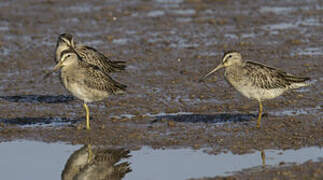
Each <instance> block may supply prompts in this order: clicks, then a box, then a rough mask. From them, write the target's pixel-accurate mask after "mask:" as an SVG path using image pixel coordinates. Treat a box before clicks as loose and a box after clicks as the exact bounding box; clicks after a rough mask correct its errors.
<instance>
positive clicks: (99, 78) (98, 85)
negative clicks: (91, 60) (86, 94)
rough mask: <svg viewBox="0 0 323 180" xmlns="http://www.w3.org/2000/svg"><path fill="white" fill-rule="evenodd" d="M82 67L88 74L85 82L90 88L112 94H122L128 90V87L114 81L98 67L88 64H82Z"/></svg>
mask: <svg viewBox="0 0 323 180" xmlns="http://www.w3.org/2000/svg"><path fill="white" fill-rule="evenodd" d="M80 65H81V66H82V69H83V71H84V72H85V73H86V78H85V79H84V80H83V81H84V83H85V84H86V85H87V86H88V87H89V88H93V89H97V90H100V91H107V92H109V93H111V94H121V93H124V91H125V90H126V88H127V86H126V85H124V84H121V83H119V82H117V81H115V80H113V79H112V78H111V77H110V76H109V75H108V74H107V73H104V72H102V71H101V70H100V69H99V68H98V67H97V66H93V65H91V64H87V63H86V62H80Z"/></svg>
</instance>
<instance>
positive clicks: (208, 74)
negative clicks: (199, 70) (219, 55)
mask: <svg viewBox="0 0 323 180" xmlns="http://www.w3.org/2000/svg"><path fill="white" fill-rule="evenodd" d="M223 67H224V65H223V64H222V63H221V64H219V65H218V66H217V67H216V68H214V69H213V70H212V71H210V72H209V73H207V74H206V75H204V76H203V77H201V79H200V80H199V81H200V82H201V81H203V80H205V79H206V78H208V77H209V76H210V75H211V74H213V73H214V72H215V71H217V70H219V69H221V68H223Z"/></svg>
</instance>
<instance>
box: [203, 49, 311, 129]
mask: <svg viewBox="0 0 323 180" xmlns="http://www.w3.org/2000/svg"><path fill="white" fill-rule="evenodd" d="M221 68H225V73H224V76H225V78H226V80H227V81H228V82H229V83H230V84H231V85H232V86H233V87H234V88H235V89H236V90H238V91H239V92H240V93H241V94H243V95H244V96H246V97H247V98H251V99H256V100H257V101H258V102H259V114H258V120H257V127H258V128H259V127H260V124H261V115H262V111H263V107H262V101H264V100H267V99H273V98H275V97H278V96H280V95H281V94H283V93H284V92H285V91H287V90H289V89H296V88H300V87H304V86H308V85H309V82H308V81H309V80H310V78H308V77H297V76H294V75H292V74H289V73H286V72H284V71H281V70H279V69H276V68H273V67H269V66H266V65H263V64H259V63H256V62H252V61H243V59H242V56H241V54H240V53H239V52H236V51H229V52H226V53H225V54H224V56H223V57H222V63H221V64H219V65H218V66H217V67H216V68H214V69H213V70H212V71H211V72H209V73H207V74H206V75H205V76H203V77H202V78H201V79H200V81H202V80H204V79H206V78H207V77H209V76H210V75H211V74H213V73H214V72H216V71H217V70H219V69H221Z"/></svg>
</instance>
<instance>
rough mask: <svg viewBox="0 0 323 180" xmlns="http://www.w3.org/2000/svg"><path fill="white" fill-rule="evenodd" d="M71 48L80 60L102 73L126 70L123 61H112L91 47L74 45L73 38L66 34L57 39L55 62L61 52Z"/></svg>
mask: <svg viewBox="0 0 323 180" xmlns="http://www.w3.org/2000/svg"><path fill="white" fill-rule="evenodd" d="M71 47H72V48H73V49H74V50H75V51H76V53H77V54H78V55H79V56H80V57H81V58H82V60H83V61H85V62H87V63H89V64H92V65H94V66H97V67H98V68H100V69H101V70H102V71H104V72H108V73H110V72H119V71H123V70H125V68H126V65H125V64H126V62H125V61H112V60H110V59H109V58H108V57H106V56H105V55H104V54H102V53H100V52H99V51H97V50H96V49H94V48H92V47H89V46H83V45H75V43H74V40H73V36H72V35H71V34H68V33H63V34H60V35H59V37H58V40H57V44H56V56H55V61H56V62H57V61H58V60H59V59H60V56H61V53H62V51H64V50H66V49H69V48H71Z"/></svg>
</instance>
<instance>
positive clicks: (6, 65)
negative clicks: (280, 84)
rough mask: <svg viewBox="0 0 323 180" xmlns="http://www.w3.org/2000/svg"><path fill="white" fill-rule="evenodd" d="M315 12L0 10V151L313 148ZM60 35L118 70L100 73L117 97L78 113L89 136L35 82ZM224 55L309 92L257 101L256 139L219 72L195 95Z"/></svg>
mask: <svg viewBox="0 0 323 180" xmlns="http://www.w3.org/2000/svg"><path fill="white" fill-rule="evenodd" d="M76 2H77V3H76ZM322 7H323V5H322V2H320V1H307V2H303V1H290V2H286V1H275V2H267V1H257V2H254V1H251V0H246V1H243V2H237V1H233V0H229V1H222V0H216V1H200V0H173V1H168V0H156V1H153V0H142V1H140V0H134V1H131V2H128V1H127V2H126V1H117V0H116V1H107V2H104V1H93V2H91V3H88V2H86V1H51V0H47V1H40V0H32V1H27V0H21V1H20V2H19V4H18V3H14V2H0V32H1V34H0V73H1V80H0V81H1V86H0V90H1V91H0V92H1V95H0V101H1V104H0V142H4V141H12V140H16V139H28V140H38V141H44V142H58V141H60V142H66V143H70V144H89V143H90V144H94V145H100V144H105V145H109V146H116V147H120V146H121V147H125V148H128V149H138V148H140V147H142V146H144V145H148V146H151V147H153V148H182V147H189V148H193V149H201V148H208V149H210V151H209V153H211V154H217V153H220V152H225V151H231V152H233V153H237V154H243V153H247V152H252V151H254V150H264V149H300V148H303V147H309V146H318V147H322V145H323V138H322V137H323V123H322V117H323V116H322V115H323V114H322V107H323V103H322V99H323V91H322V87H323V79H322V74H323V69H322V68H321V67H322V65H323V61H322V57H323V49H322V45H321V44H322V41H323V36H322V31H323V23H322V22H323V19H322V15H323V11H322ZM63 32H70V33H72V34H73V35H74V38H75V41H76V42H80V43H83V44H86V45H90V46H93V47H95V48H97V49H98V50H100V51H101V52H103V53H104V54H106V55H107V56H110V57H111V58H112V59H114V60H125V61H127V64H128V68H127V71H126V72H124V73H115V74H113V75H112V76H113V78H115V79H117V80H119V81H121V82H123V83H125V84H127V85H128V87H129V88H128V90H127V94H126V95H124V96H114V97H109V98H108V99H107V100H105V101H104V102H97V103H92V104H90V105H89V107H90V112H91V127H92V130H91V131H89V132H88V131H86V130H84V129H83V127H84V124H85V121H84V111H83V109H82V102H81V101H80V100H77V99H76V98H73V97H72V96H71V95H70V94H69V93H68V92H67V91H66V90H65V89H64V87H63V85H62V84H61V82H60V81H59V77H58V74H53V75H52V76H50V77H49V78H47V79H45V80H44V79H43V78H44V75H45V74H46V73H47V72H49V71H50V70H51V69H52V68H53V67H54V65H55V62H54V49H55V45H56V39H57V36H58V34H59V33H63ZM229 49H236V50H238V51H240V52H241V53H242V55H243V57H244V58H245V59H249V60H254V61H258V62H260V63H264V64H268V65H272V66H275V67H279V68H281V69H283V70H285V71H288V72H291V73H293V74H297V75H300V76H308V77H311V78H312V84H311V86H310V87H306V88H302V89H299V90H295V91H291V92H288V93H285V94H284V95H283V96H281V97H278V98H276V99H274V100H271V101H267V102H265V103H264V108H265V112H266V114H265V116H264V117H263V120H262V127H261V128H260V129H257V128H256V122H255V118H256V114H257V112H258V104H257V102H255V101H252V100H249V99H247V98H245V97H243V96H242V95H240V94H239V93H238V92H237V91H236V90H235V89H233V88H232V87H231V86H230V85H229V84H228V83H227V82H226V81H225V79H224V77H223V71H220V72H218V73H216V74H215V75H214V76H213V77H212V78H210V79H209V80H208V81H207V82H206V85H205V84H203V83H199V82H198V79H199V78H200V77H201V76H202V75H204V74H205V73H206V72H208V71H209V70H210V69H212V68H213V67H215V66H216V65H217V64H218V63H219V62H220V58H221V56H222V55H223V51H225V50H229ZM321 167H322V161H319V162H308V163H305V164H303V165H291V166H288V167H274V168H270V169H268V170H266V171H265V172H263V171H258V172H249V171H246V172H241V173H237V176H236V178H237V179H249V178H252V177H257V176H258V175H259V174H265V175H266V176H267V177H272V178H274V177H276V176H275V175H276V174H277V173H278V172H283V174H284V172H286V173H289V172H291V173H292V174H293V173H294V172H301V173H303V174H305V175H306V174H308V175H309V174H313V172H316V171H317V169H322V168H321ZM294 175H295V174H294ZM305 175H304V177H307V176H305ZM314 175H315V173H314V174H313V177H314ZM318 175H319V176H320V177H322V172H321V171H320V172H318ZM284 178H285V177H283V176H279V179H284ZM229 179H230V178H229ZM233 179H234V178H233ZM255 179H256V178H255ZM270 179H271V178H270Z"/></svg>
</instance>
